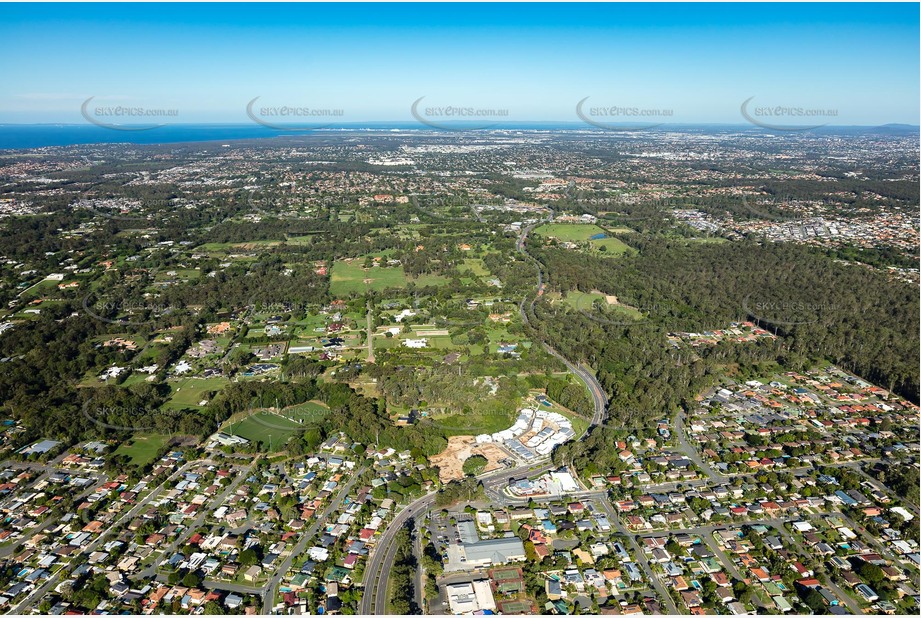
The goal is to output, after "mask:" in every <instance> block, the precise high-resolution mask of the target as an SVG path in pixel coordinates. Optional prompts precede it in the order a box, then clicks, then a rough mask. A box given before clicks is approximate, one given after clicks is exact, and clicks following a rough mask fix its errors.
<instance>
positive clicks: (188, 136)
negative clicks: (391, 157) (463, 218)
mask: <svg viewBox="0 0 921 618" xmlns="http://www.w3.org/2000/svg"><path fill="white" fill-rule="evenodd" d="M623 126H624V127H629V126H630V125H629V123H623ZM455 130H457V131H459V132H465V131H464V123H456V128H455ZM355 131H420V132H427V133H443V134H451V133H452V131H450V130H442V129H433V128H432V127H429V126H425V125H422V124H420V123H418V122H367V123H350V124H341V125H331V126H329V127H325V128H323V129H317V130H316V131H296V130H287V131H285V130H278V129H271V128H268V127H263V126H258V125H255V124H167V125H164V126H162V127H156V128H153V129H149V130H144V131H121V130H115V129H108V128H105V127H100V126H96V125H93V124H29V125H27V124H0V150H19V149H30V148H45V147H53V146H74V145H79V144H175V143H185V142H212V141H228V142H229V141H233V140H245V139H262V138H272V137H281V136H293V135H302V136H303V135H311V134H315V133H327V134H329V133H330V132H355ZM489 131H512V132H514V131H580V132H584V131H591V132H595V133H598V134H599V135H600V134H605V133H607V134H608V135H625V136H637V135H641V134H642V133H631V132H627V133H617V132H614V133H611V132H606V131H599V130H598V129H596V128H593V127H589V126H587V125H585V124H583V123H577V122H504V123H501V124H496V125H494V126H492V127H490V129H489ZM667 131H677V132H693V133H701V132H702V133H721V132H733V133H737V132H742V133H751V134H765V133H770V132H769V131H765V130H764V129H761V128H758V127H752V126H751V125H738V124H703V125H701V124H697V125H694V124H665V125H661V126H660V127H657V128H655V129H650V130H648V131H646V132H648V133H659V132H667ZM918 133H919V128H918V127H917V126H909V125H883V126H878V127H846V126H828V127H822V128H820V129H816V130H814V131H809V132H804V133H796V134H793V135H794V136H803V137H805V136H810V135H811V136H820V135H829V134H838V135H855V134H874V135H881V136H899V137H904V136H912V135H914V136H917V135H918Z"/></svg>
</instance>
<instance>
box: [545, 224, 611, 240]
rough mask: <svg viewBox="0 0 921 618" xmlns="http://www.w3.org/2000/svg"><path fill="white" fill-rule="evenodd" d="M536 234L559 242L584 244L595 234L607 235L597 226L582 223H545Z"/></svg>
mask: <svg viewBox="0 0 921 618" xmlns="http://www.w3.org/2000/svg"><path fill="white" fill-rule="evenodd" d="M534 233H535V234H539V235H541V236H553V237H554V238H557V239H559V240H563V241H570V242H582V241H585V240H588V239H589V238H591V237H592V236H594V235H595V234H606V232H605V231H604V230H603V229H601V228H600V227H598V226H597V225H585V224H581V223H545V224H544V225H541V226H540V227H538V228H536V229H535V230H534Z"/></svg>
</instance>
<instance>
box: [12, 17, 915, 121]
mask: <svg viewBox="0 0 921 618" xmlns="http://www.w3.org/2000/svg"><path fill="white" fill-rule="evenodd" d="M918 23H919V6H918V4H915V3H901V4H900V3H894V4H854V3H841V4H837V3H836V4H786V3H783V4H735V3H726V4H698V5H695V4H673V5H664V4H649V5H633V4H576V5H573V4H568V5H560V4H550V3H547V4H532V5H528V6H522V5H520V4H493V5H480V4H470V5H463V6H460V5H455V4H400V5H378V4H369V5H362V6H355V5H347V4H337V5H324V4H307V5H290V4H282V5H252V4H228V5H215V4H185V5H175V4H171V5H148V4H132V5H108V4H107V5H101V4H89V5H75V4H74V5H71V4H67V5H56V6H55V8H54V10H49V7H46V6H43V5H40V4H38V5H22V4H4V5H0V50H2V53H3V54H4V56H5V57H6V58H7V59H8V61H7V63H6V65H7V66H6V67H5V70H4V87H3V88H2V89H0V123H7V124H17V123H21V124H38V123H66V124H89V123H90V122H95V123H100V124H107V123H112V124H116V125H126V124H127V125H130V124H144V123H150V124H151V126H153V124H161V123H169V124H174V123H182V124H205V123H234V124H244V123H248V122H255V123H259V124H265V125H266V126H275V125H283V124H287V123H291V122H293V123H297V124H302V123H303V124H308V125H309V124H315V125H316V126H327V125H330V124H342V123H366V122H396V123H407V122H413V121H415V120H420V122H421V123H422V124H431V125H432V126H434V127H436V128H437V127H438V126H440V125H442V124H449V123H451V122H454V121H456V120H458V119H461V120H465V121H470V122H474V123H476V122H482V123H483V126H491V124H492V123H499V124H509V123H515V122H535V121H544V122H573V123H579V122H583V121H584V122H586V123H588V124H597V125H598V126H602V127H603V126H605V125H606V124H607V123H610V124H620V123H624V122H630V123H638V124H640V125H648V126H653V125H656V124H662V123H664V124H681V123H688V124H695V123H720V124H745V123H746V122H754V123H760V122H763V123H764V125H765V126H788V125H795V126H799V125H803V124H804V123H805V124H811V125H816V126H818V125H824V124H828V125H863V126H873V125H881V124H890V123H902V124H911V125H917V124H918V118H919V114H921V112H919V98H921V92H919V79H918V75H919V61H918V49H919V31H918ZM90 97H92V99H91V100H90ZM88 101H89V102H88ZM746 101H749V103H748V104H747V106H748V107H747V110H748V115H747V116H746V114H744V113H743V111H744V110H743V109H742V107H743V104H745V102H746ZM580 102H581V107H580V108H579V109H578V110H577V105H579V104H580ZM414 104H415V105H416V107H415V112H414V111H412V110H411V108H412V107H413V105H414ZM81 106H83V110H82V113H81ZM247 106H249V109H248V108H247ZM118 107H122V108H132V109H133V112H131V114H135V113H136V112H137V110H136V109H134V108H145V109H146V110H151V109H153V110H158V111H157V112H154V113H155V114H157V115H156V116H155V117H145V116H143V115H130V114H129V115H128V116H125V115H122V114H121V113H119V111H113V110H116V108H118ZM281 108H288V110H287V111H288V112H291V113H286V111H285V110H282V111H279V110H280V109H281ZM292 108H293V109H292ZM88 110H89V111H88ZM90 114H92V118H91V119H90V120H88V119H87V117H88V115H90Z"/></svg>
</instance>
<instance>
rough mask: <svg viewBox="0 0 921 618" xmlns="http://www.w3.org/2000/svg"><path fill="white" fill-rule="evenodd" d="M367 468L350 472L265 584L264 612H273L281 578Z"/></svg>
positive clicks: (263, 596)
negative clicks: (347, 478) (276, 591)
mask: <svg viewBox="0 0 921 618" xmlns="http://www.w3.org/2000/svg"><path fill="white" fill-rule="evenodd" d="M364 472H365V468H360V469H359V470H357V471H355V472H353V473H351V474H350V478H349V480H348V482H346V483H345V485H343V486H342V487H341V488H340V489H339V491H337V492H336V495H335V496H334V497H333V498H332V499H331V500H330V501H329V504H328V505H327V506H326V508H325V509H323V512H322V513H320V514H319V515H317V517H316V519H315V520H314V522H313V525H312V526H310V528H308V529H307V531H306V532H305V533H304V534H302V535H301V538H300V540H299V541H298V542H297V545H295V546H294V548H293V549H292V550H291V553H289V554H288V557H287V558H285V560H284V562H282V563H281V566H280V567H279V568H277V569H276V570H275V574H274V575H273V576H272V578H271V579H270V580H269V581H268V583H267V584H266V585H265V588H264V589H263V590H262V613H264V614H271V613H272V606H273V605H274V601H275V589H276V588H278V584H279V583H281V579H282V578H283V577H284V576H285V574H287V572H288V570H289V569H290V568H291V565H292V564H293V563H294V560H295V559H296V558H297V557H298V556H300V555H301V554H302V553H303V552H304V550H305V549H306V548H307V544H308V543H310V542H311V541H312V540H314V538H315V537H316V536H317V533H318V532H319V531H320V528H322V527H323V526H324V525H326V523H327V522H328V521H329V518H330V515H332V514H333V513H334V512H335V511H336V510H337V509H338V508H339V507H340V506H341V505H342V501H343V500H345V498H346V496H348V495H349V492H350V491H351V490H352V487H354V485H355V483H356V482H357V481H358V479H359V478H360V477H361V475H362V474H364Z"/></svg>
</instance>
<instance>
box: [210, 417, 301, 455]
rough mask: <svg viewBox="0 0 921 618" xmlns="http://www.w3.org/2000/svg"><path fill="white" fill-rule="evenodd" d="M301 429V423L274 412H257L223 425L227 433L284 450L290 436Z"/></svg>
mask: <svg viewBox="0 0 921 618" xmlns="http://www.w3.org/2000/svg"><path fill="white" fill-rule="evenodd" d="M301 429H302V427H301V425H300V424H299V423H296V422H295V421H293V420H290V419H288V418H286V417H284V416H280V415H279V414H275V413H273V412H256V413H255V414H251V415H249V416H247V417H246V418H244V419H243V420H240V421H237V422H232V423H228V424H227V425H225V426H224V427H223V431H224V432H226V433H229V434H232V435H235V436H240V437H241V438H246V439H247V440H249V441H250V442H262V443H263V444H265V445H266V447H267V448H270V450H282V449H283V448H284V447H285V444H286V443H287V442H288V438H290V437H291V436H293V435H294V434H296V433H298V432H299V431H300V430H301Z"/></svg>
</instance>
